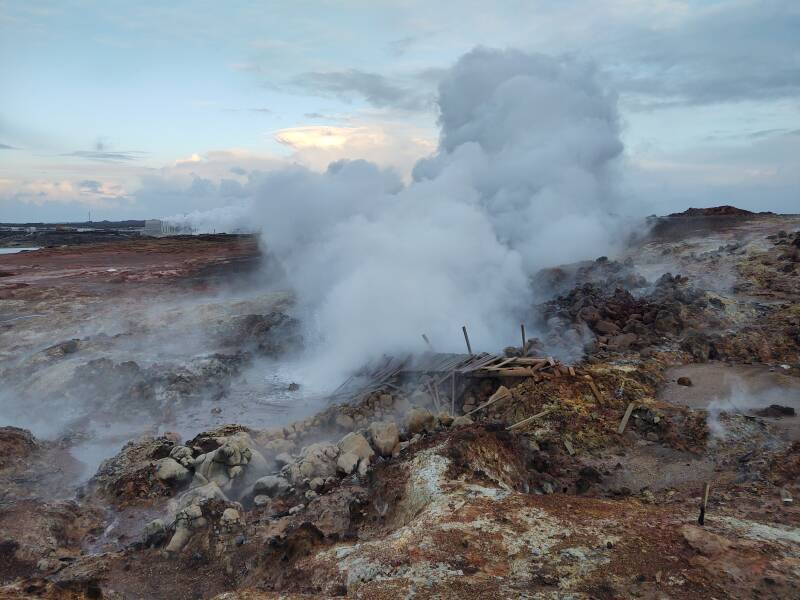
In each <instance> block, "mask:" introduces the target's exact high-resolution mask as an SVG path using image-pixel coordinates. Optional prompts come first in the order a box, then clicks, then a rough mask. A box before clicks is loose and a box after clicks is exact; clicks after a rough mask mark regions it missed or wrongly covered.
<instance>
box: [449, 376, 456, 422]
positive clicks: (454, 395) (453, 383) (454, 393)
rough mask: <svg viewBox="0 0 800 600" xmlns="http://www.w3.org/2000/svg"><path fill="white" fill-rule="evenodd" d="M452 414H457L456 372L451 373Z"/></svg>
mask: <svg viewBox="0 0 800 600" xmlns="http://www.w3.org/2000/svg"><path fill="white" fill-rule="evenodd" d="M450 414H451V415H453V416H455V415H456V372H455V370H454V371H453V372H452V373H451V374H450Z"/></svg>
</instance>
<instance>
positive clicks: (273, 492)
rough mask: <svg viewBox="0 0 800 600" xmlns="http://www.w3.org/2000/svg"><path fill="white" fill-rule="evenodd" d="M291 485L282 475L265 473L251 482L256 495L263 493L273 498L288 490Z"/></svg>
mask: <svg viewBox="0 0 800 600" xmlns="http://www.w3.org/2000/svg"><path fill="white" fill-rule="evenodd" d="M290 487H291V485H290V484H289V482H288V481H286V480H285V479H284V478H283V477H279V476H277V475H266V476H264V477H261V478H260V479H258V480H257V481H256V482H255V483H254V484H253V493H254V494H255V495H257V496H259V495H264V496H269V497H270V498H275V497H276V496H280V495H282V494H285V493H286V492H288V491H289V488H290Z"/></svg>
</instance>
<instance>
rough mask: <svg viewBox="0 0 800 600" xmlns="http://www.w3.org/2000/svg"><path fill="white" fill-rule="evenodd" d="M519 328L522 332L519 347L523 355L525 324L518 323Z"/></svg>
mask: <svg viewBox="0 0 800 600" xmlns="http://www.w3.org/2000/svg"><path fill="white" fill-rule="evenodd" d="M519 328H520V330H521V331H522V346H520V348H522V353H523V354H525V343H526V340H525V323H520V324H519Z"/></svg>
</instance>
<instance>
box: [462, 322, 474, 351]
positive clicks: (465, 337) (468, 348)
mask: <svg viewBox="0 0 800 600" xmlns="http://www.w3.org/2000/svg"><path fill="white" fill-rule="evenodd" d="M461 331H463V332H464V341H465V342H467V352H469V355H470V356H475V355H474V354H473V353H472V346H470V344H469V334H467V326H466V325H464V326H463V327H461Z"/></svg>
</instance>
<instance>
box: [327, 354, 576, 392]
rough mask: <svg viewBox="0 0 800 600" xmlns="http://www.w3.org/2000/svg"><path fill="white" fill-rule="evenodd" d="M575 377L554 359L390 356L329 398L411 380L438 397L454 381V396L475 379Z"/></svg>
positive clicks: (357, 376)
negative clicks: (464, 383) (463, 383)
mask: <svg viewBox="0 0 800 600" xmlns="http://www.w3.org/2000/svg"><path fill="white" fill-rule="evenodd" d="M568 374H569V375H573V376H574V375H575V370H574V369H573V368H572V367H565V366H562V365H561V364H560V363H558V362H557V361H556V360H554V359H553V358H552V357H545V358H535V357H530V356H514V357H509V356H503V355H497V354H488V353H481V354H446V353H439V352H426V353H424V354H417V355H410V354H409V355H407V356H405V357H401V358H398V357H393V356H387V357H385V358H384V359H382V360H381V361H380V363H379V364H377V365H371V366H368V367H365V368H363V369H361V370H360V371H358V372H357V373H355V374H353V375H352V376H351V377H350V378H348V379H347V380H346V381H345V382H344V383H343V384H342V385H340V386H339V387H338V388H337V389H336V390H335V391H334V392H333V393H332V394H331V396H330V399H331V402H336V401H341V400H344V399H347V400H351V401H352V400H356V399H358V398H360V397H362V396H364V395H367V394H371V393H374V392H377V391H380V390H384V389H394V390H403V388H402V385H403V383H404V382H408V381H409V380H414V381H419V380H424V381H425V385H426V386H428V387H429V388H430V390H431V392H432V394H433V395H434V397H436V396H437V395H438V394H437V391H436V390H438V388H439V386H441V385H442V384H444V383H446V382H447V380H448V379H450V380H451V382H452V383H451V385H452V388H453V389H452V395H453V396H455V386H456V379H459V380H462V381H463V379H464V378H472V377H531V378H533V379H534V380H536V381H541V380H543V379H550V378H552V377H555V376H558V375H568Z"/></svg>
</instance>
